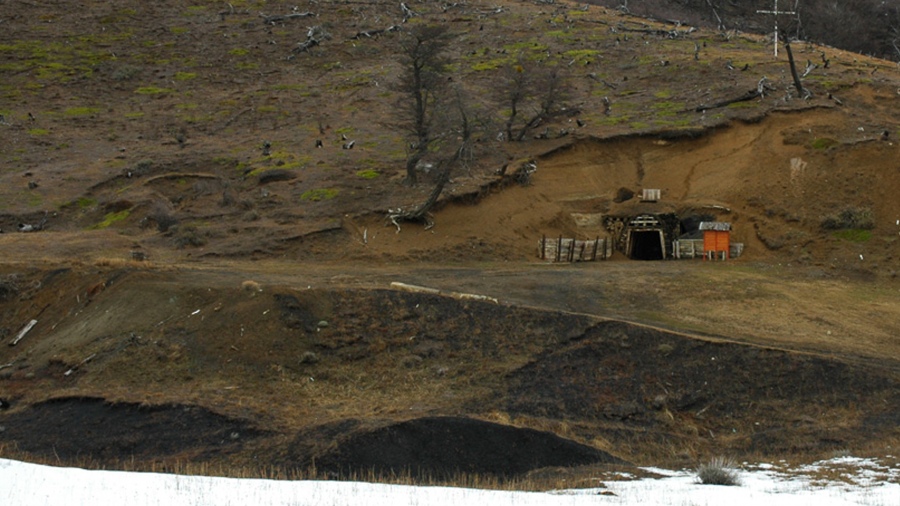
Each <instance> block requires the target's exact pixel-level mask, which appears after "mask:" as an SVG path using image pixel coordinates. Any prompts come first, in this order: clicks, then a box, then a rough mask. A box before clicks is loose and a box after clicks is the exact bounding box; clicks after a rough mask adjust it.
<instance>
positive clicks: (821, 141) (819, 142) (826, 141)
mask: <svg viewBox="0 0 900 506" xmlns="http://www.w3.org/2000/svg"><path fill="white" fill-rule="evenodd" d="M838 144H840V143H839V142H838V141H837V140H836V139H832V138H831V137H819V138H817V139H815V140H814V141H812V144H811V146H812V147H813V149H828V148H830V147H832V146H836V145H838Z"/></svg>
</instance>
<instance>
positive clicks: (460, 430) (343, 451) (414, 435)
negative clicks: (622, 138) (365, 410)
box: [316, 417, 622, 479]
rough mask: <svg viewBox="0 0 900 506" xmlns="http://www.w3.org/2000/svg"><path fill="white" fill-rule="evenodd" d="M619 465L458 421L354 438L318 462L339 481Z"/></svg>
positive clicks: (533, 434)
mask: <svg viewBox="0 0 900 506" xmlns="http://www.w3.org/2000/svg"><path fill="white" fill-rule="evenodd" d="M596 463H622V461H621V460H619V459H617V458H616V457H613V456H612V455H610V454H608V453H606V452H603V451H600V450H597V449H596V448H591V447H589V446H585V445H583V444H579V443H576V442H574V441H571V440H568V439H563V438H561V437H559V436H557V435H555V434H551V433H549V432H541V431H537V430H533V429H522V428H516V427H510V426H508V425H501V424H497V423H491V422H484V421H480V420H473V419H471V418H461V417H429V418H419V419H416V420H409V421H406V422H402V423H398V424H394V425H389V426H387V427H382V428H380V429H376V430H373V431H370V432H365V433H360V434H356V435H354V436H352V437H350V438H349V439H348V440H347V441H344V442H343V443H341V444H339V445H338V447H337V448H336V449H335V450H333V451H331V452H329V453H328V454H326V455H324V456H322V457H320V458H319V459H317V460H316V467H317V468H318V469H319V470H320V471H324V472H326V473H333V474H336V475H338V476H350V475H352V474H355V473H368V472H373V473H374V474H376V475H379V476H389V475H398V474H400V475H404V474H409V475H410V476H411V477H413V478H434V479H447V478H453V477H455V476H459V475H463V474H481V475H493V476H497V477H501V478H509V477H513V476H516V475H521V474H524V473H527V472H528V471H531V470H534V469H540V468H543V467H551V466H556V467H559V466H577V465H585V464H596Z"/></svg>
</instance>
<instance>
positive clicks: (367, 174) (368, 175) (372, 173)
mask: <svg viewBox="0 0 900 506" xmlns="http://www.w3.org/2000/svg"><path fill="white" fill-rule="evenodd" d="M356 175H357V176H359V177H361V178H363V179H375V178H376V177H378V176H380V175H381V173H380V172H378V171H377V170H374V169H366V170H360V171H357V172H356Z"/></svg>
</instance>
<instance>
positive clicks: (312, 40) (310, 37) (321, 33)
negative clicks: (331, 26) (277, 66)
mask: <svg viewBox="0 0 900 506" xmlns="http://www.w3.org/2000/svg"><path fill="white" fill-rule="evenodd" d="M329 38H331V35H330V34H329V33H328V32H327V31H325V29H324V28H322V25H316V26H311V27H309V30H307V31H306V40H305V41H304V42H300V43H298V44H297V47H295V48H294V49H292V50H291V53H293V54H291V55H290V56H288V60H292V59H293V58H294V57H295V56H296V55H297V54H298V53H302V52H304V51H306V52H309V49H310V48H312V47H315V46H318V45H319V44H320V43H321V41H323V40H326V39H329Z"/></svg>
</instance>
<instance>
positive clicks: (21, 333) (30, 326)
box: [9, 320, 38, 346]
mask: <svg viewBox="0 0 900 506" xmlns="http://www.w3.org/2000/svg"><path fill="white" fill-rule="evenodd" d="M37 322H38V321H37V320H31V321H30V322H28V324H26V325H25V327H23V328H22V330H20V331H19V333H18V334H17V335H16V338H15V339H13V340H12V342H10V343H9V345H10V346H15V345H17V344H19V341H21V340H22V338H24V337H25V334H27V333H28V332H29V331H30V330H31V329H33V328H34V326H35V325H37Z"/></svg>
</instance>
